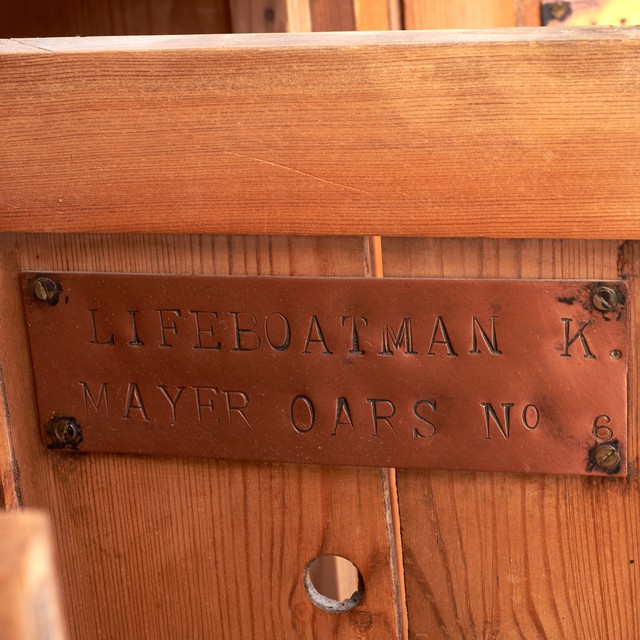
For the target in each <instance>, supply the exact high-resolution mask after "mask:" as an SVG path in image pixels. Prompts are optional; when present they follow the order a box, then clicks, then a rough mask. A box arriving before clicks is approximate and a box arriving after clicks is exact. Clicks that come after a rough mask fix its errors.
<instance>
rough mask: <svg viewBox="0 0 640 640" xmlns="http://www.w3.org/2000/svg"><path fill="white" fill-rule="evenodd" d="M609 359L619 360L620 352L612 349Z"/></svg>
mask: <svg viewBox="0 0 640 640" xmlns="http://www.w3.org/2000/svg"><path fill="white" fill-rule="evenodd" d="M611 357H612V358H613V359H614V360H620V358H622V351H620V350H619V349H614V350H613V351H612V352H611Z"/></svg>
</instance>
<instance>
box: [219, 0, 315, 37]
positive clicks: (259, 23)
mask: <svg viewBox="0 0 640 640" xmlns="http://www.w3.org/2000/svg"><path fill="white" fill-rule="evenodd" d="M229 6H230V11H231V27H232V29H233V31H234V33H290V32H306V31H311V10H310V8H309V1H308V0H230V2H229Z"/></svg>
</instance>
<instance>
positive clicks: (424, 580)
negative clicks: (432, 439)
mask: <svg viewBox="0 0 640 640" xmlns="http://www.w3.org/2000/svg"><path fill="white" fill-rule="evenodd" d="M638 249H639V247H638V244H637V243H628V242H627V243H621V242H601V241H568V240H558V241H551V240H547V241H540V240H527V241H512V240H501V241H497V240H437V239H432V240H429V239H424V240H403V239H386V240H383V251H384V253H383V258H384V270H385V275H387V276H397V277H406V276H413V277H434V278H442V277H445V278H533V279H537V278H543V279H556V278H569V279H571V278H589V279H616V278H618V277H620V275H621V274H626V275H629V276H630V280H631V286H632V287H633V290H634V291H635V289H636V288H637V277H638V275H639V266H640V253H639V252H638ZM638 311H640V308H639V306H638V300H637V298H636V297H634V300H633V307H632V312H633V314H632V326H635V327H636V329H634V330H633V335H632V343H631V353H630V362H631V363H633V364H632V369H631V371H630V379H629V389H630V392H629V397H630V398H631V403H630V413H629V458H630V462H631V465H632V469H633V470H632V472H631V473H630V475H629V477H628V478H619V479H610V478H579V477H564V476H551V475H550V476H525V475H518V474H497V473H496V474H492V473H447V472H431V473H429V472H420V471H406V470H399V471H398V474H397V482H398V492H399V508H400V519H401V527H402V541H403V550H404V569H405V577H406V591H407V601H408V611H409V637H410V638H415V639H420V638H429V640H436V639H440V638H442V639H444V638H446V639H461V638H471V637H479V638H486V639H489V638H491V639H509V640H512V639H516V638H521V639H525V638H526V639H527V640H529V639H531V638H547V639H551V638H553V639H567V640H568V639H574V638H578V639H581V640H587V639H588V640H591V639H593V640H595V639H598V640H608V639H610V638H618V639H621V640H633V639H635V638H638V637H639V636H640V608H639V607H638V602H639V601H640V575H639V574H638V571H639V570H640V567H639V565H640V558H639V555H640V515H639V511H638V508H637V505H638V502H639V501H640V485H639V482H638V471H637V470H638V468H639V461H638V451H639V449H638V444H639V443H638V429H637V425H638V403H637V401H636V399H637V397H638V366H637V360H638V331H637V322H635V321H634V320H633V318H634V317H636V318H637V313H638ZM567 400H568V401H570V399H567Z"/></svg>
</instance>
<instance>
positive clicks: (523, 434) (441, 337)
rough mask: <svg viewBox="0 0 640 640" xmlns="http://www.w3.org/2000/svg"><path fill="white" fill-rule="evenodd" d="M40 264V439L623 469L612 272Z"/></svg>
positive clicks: (224, 453) (510, 466)
mask: <svg viewBox="0 0 640 640" xmlns="http://www.w3.org/2000/svg"><path fill="white" fill-rule="evenodd" d="M47 275H48V277H49V278H51V279H52V280H53V281H55V282H56V283H57V289H58V290H57V291H55V288H56V285H52V283H51V281H49V282H48V285H47V281H44V284H43V281H42V280H38V279H37V275H36V274H26V273H25V274H23V276H22V285H23V288H24V292H25V310H26V316H27V321H28V325H29V338H30V341H31V356H32V359H33V370H34V376H35V386H36V393H37V399H38V409H39V415H40V420H41V424H42V432H43V438H44V441H45V443H46V445H47V446H48V447H49V448H54V449H66V450H71V451H94V452H120V453H135V454H156V455H180V456H204V457H215V458H230V459H240V460H274V461H286V462H303V463H321V464H338V465H371V466H394V467H420V468H426V469H464V470H490V471H515V472H532V473H563V474H606V473H609V474H611V475H621V474H625V473H626V469H627V463H626V455H627V350H628V311H627V307H628V304H627V299H628V295H629V294H628V287H627V284H626V283H625V282H622V281H617V282H611V283H600V282H585V281H505V280H502V281H495V280H494V281H489V280H409V279H406V280H405V279H379V280H376V279H347V278H345V279H329V278H326V279H325V278H316V279H307V278H276V277H233V276H228V277H205V276H153V275H121V274H117V275H114V274H97V273H56V274H47ZM47 286H49V291H48V292H47ZM52 287H53V291H51V288H52ZM603 287H604V288H603ZM607 287H608V288H609V289H607ZM597 291H601V292H602V291H604V293H601V296H604V298H603V299H600V298H597V299H596V302H597V303H598V304H599V306H601V307H603V310H599V309H597V308H596V307H595V306H594V298H593V295H594V292H597ZM37 296H40V297H41V298H47V297H50V296H53V298H54V299H52V300H49V301H48V302H46V301H42V300H40V299H37ZM56 301H57V302H56ZM612 306H614V308H613V309H608V308H610V307H612ZM607 309H608V310H607ZM603 447H607V448H605V449H603ZM616 459H619V463H616ZM597 460H600V461H603V460H604V466H598V464H597ZM612 462H613V465H612Z"/></svg>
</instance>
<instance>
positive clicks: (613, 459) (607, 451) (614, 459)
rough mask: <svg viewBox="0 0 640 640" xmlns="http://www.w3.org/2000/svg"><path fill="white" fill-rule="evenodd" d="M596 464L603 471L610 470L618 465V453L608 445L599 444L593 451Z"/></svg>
mask: <svg viewBox="0 0 640 640" xmlns="http://www.w3.org/2000/svg"><path fill="white" fill-rule="evenodd" d="M593 458H594V460H595V461H596V464H597V465H598V466H599V467H600V468H601V469H603V470H604V471H608V472H612V471H614V470H615V469H617V468H618V467H619V466H620V453H619V452H618V450H617V449H616V448H615V447H614V446H612V445H610V444H603V445H600V446H599V447H598V448H597V449H596V450H595V451H594V453H593Z"/></svg>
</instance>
